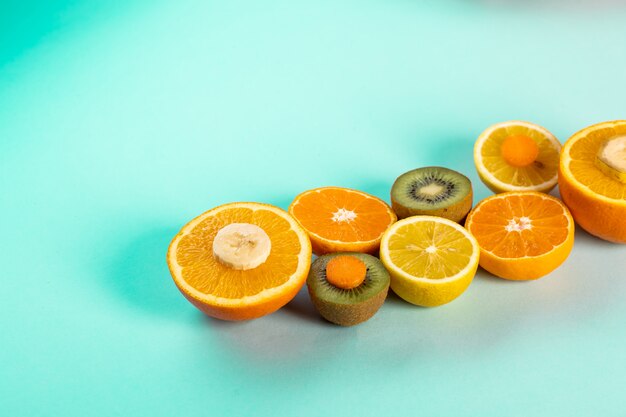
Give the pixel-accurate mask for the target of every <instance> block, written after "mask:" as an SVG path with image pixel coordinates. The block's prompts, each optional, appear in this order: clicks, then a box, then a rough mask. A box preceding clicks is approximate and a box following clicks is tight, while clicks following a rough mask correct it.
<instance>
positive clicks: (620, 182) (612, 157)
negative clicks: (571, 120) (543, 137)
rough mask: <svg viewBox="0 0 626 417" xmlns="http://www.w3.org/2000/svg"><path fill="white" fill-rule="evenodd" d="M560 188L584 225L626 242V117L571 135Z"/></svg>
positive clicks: (563, 164)
mask: <svg viewBox="0 0 626 417" xmlns="http://www.w3.org/2000/svg"><path fill="white" fill-rule="evenodd" d="M559 191H560V192H561V197H562V198H563V201H564V202H565V204H566V205H567V206H568V207H569V209H570V210H571V211H572V215H573V216H574V219H575V220H576V222H577V223H578V224H579V225H580V226H581V227H582V228H583V229H585V230H586V231H588V232H589V233H591V234H593V235H596V236H598V237H600V238H602V239H606V240H609V241H612V242H616V243H626V120H616V121H612V122H604V123H599V124H596V125H593V126H589V127H587V128H585V129H583V130H581V131H579V132H577V133H575V134H574V135H573V136H572V137H571V138H569V139H568V141H567V142H566V143H565V145H564V146H563V150H562V151H561V164H560V168H559Z"/></svg>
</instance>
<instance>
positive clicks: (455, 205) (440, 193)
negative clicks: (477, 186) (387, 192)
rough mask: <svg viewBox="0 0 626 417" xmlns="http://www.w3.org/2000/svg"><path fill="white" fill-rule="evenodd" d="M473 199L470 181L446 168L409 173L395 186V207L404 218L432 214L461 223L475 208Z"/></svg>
mask: <svg viewBox="0 0 626 417" xmlns="http://www.w3.org/2000/svg"><path fill="white" fill-rule="evenodd" d="M472 198H473V195H472V183H471V182H470V180H469V178H467V177H466V176H465V175H463V174H461V173H459V172H456V171H453V170H451V169H448V168H443V167H425V168H418V169H414V170H412V171H409V172H406V173H404V174H402V175H400V176H399V177H398V178H397V179H396V181H395V182H394V184H393V186H392V187H391V202H392V207H393V209H394V211H395V212H396V214H397V215H398V217H399V218H401V219H402V218H405V217H409V216H415V215H419V214H428V215H433V216H441V217H446V218H448V219H451V220H453V221H456V222H458V221H460V220H462V219H463V218H464V217H465V216H466V215H467V213H468V212H469V210H470V209H471V208H472Z"/></svg>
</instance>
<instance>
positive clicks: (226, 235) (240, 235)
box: [213, 223, 272, 270]
mask: <svg viewBox="0 0 626 417" xmlns="http://www.w3.org/2000/svg"><path fill="white" fill-rule="evenodd" d="M271 249H272V241H271V240H270V237H269V236H268V235H267V233H265V231H264V230H263V229H261V228H260V227H259V226H257V225H254V224H250V223H231V224H229V225H228V226H224V227H223V228H221V229H220V230H219V231H218V232H217V234H216V235H215V239H214V240H213V255H214V256H215V258H216V259H217V260H218V261H219V262H221V263H222V264H224V265H226V266H228V267H230V268H233V269H238V270H246V269H253V268H256V267H257V266H259V265H261V264H262V263H263V262H265V261H266V260H267V257H268V256H269V254H270V251H271Z"/></svg>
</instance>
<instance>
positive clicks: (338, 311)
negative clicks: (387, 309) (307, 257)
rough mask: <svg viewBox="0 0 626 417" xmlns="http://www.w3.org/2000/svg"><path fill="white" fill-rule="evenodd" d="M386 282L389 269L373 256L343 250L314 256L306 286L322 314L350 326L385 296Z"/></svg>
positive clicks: (369, 313)
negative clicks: (315, 257)
mask: <svg viewBox="0 0 626 417" xmlns="http://www.w3.org/2000/svg"><path fill="white" fill-rule="evenodd" d="M389 282H390V278H389V272H387V270H386V269H385V267H384V266H383V264H382V262H380V261H379V260H378V259H377V258H375V257H374V256H372V255H368V254H365V253H354V252H343V253H332V254H328V255H323V256H320V257H319V258H317V259H316V260H315V261H314V262H313V264H312V265H311V270H310V271H309V276H308V278H307V288H308V290H309V295H310V296H311V300H312V301H313V304H314V305H315V308H317V310H318V311H319V313H320V314H321V315H322V317H324V318H325V319H326V320H328V321H330V322H332V323H335V324H338V325H340V326H353V325H355V324H359V323H362V322H364V321H366V320H368V319H370V318H371V317H372V316H373V315H374V314H376V312H377V311H378V309H379V308H380V306H382V305H383V302H384V301H385V298H386V297H387V291H388V290H389Z"/></svg>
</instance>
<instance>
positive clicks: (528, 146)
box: [501, 135, 539, 167]
mask: <svg viewBox="0 0 626 417" xmlns="http://www.w3.org/2000/svg"><path fill="white" fill-rule="evenodd" d="M501 151H502V157H503V158H504V160H505V161H506V162H508V164H509V165H513V166H515V167H525V166H528V165H530V164H532V163H533V162H535V159H537V156H539V147H538V146H537V144H536V143H535V141H534V140H532V139H531V138H530V137H528V136H526V135H511V136H509V137H507V138H506V139H505V140H504V142H503V143H502V148H501Z"/></svg>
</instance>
